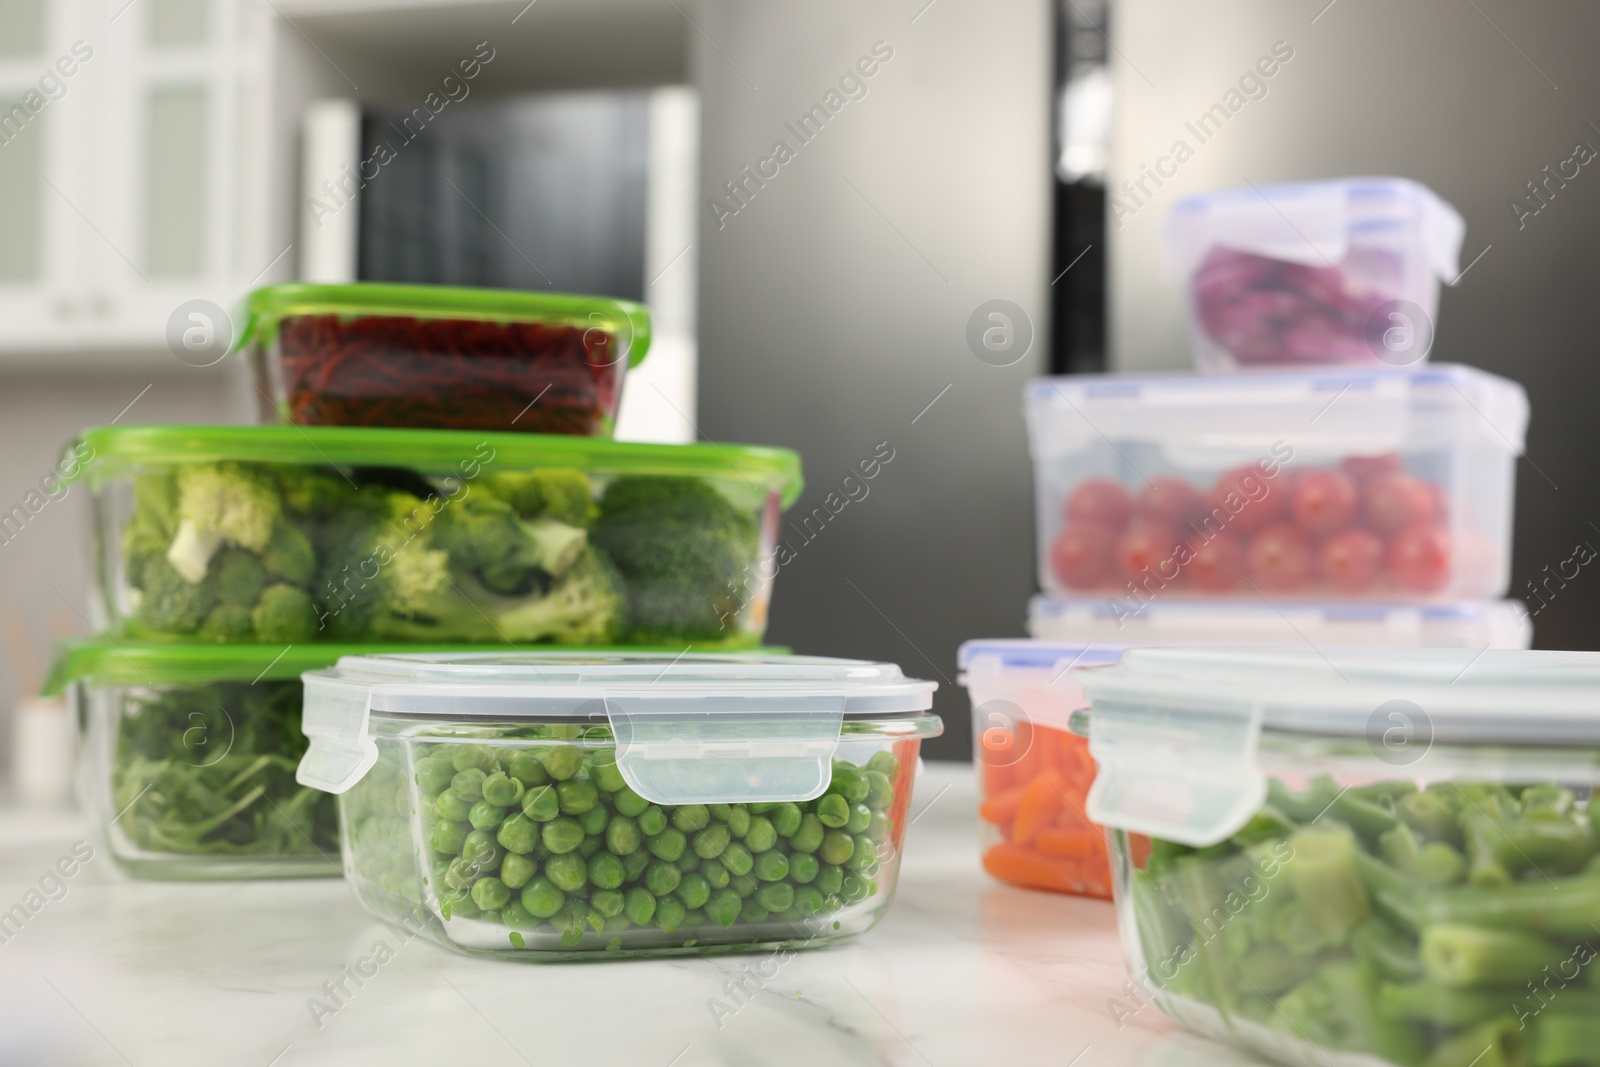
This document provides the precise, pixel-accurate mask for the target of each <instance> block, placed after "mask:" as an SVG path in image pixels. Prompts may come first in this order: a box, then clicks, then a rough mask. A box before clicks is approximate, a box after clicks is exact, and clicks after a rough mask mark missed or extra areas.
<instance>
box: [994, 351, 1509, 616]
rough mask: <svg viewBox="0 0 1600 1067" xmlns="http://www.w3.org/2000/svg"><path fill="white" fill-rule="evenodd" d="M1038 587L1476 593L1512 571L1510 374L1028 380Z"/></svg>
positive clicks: (1163, 592) (1129, 608)
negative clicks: (1037, 549)
mask: <svg viewBox="0 0 1600 1067" xmlns="http://www.w3.org/2000/svg"><path fill="white" fill-rule="evenodd" d="M1026 406H1027V415H1028V433H1029V439H1030V447H1031V451H1032V453H1033V462H1034V484H1035V490H1036V500H1037V511H1038V546H1039V584H1040V585H1041V586H1043V587H1044V589H1045V590H1046V591H1047V592H1050V593H1058V594H1064V595H1080V596H1081V595H1086V594H1092V595H1095V596H1099V597H1102V598H1104V599H1105V600H1106V601H1107V602H1108V603H1109V604H1113V605H1115V606H1116V610H1117V612H1118V613H1119V617H1127V616H1131V615H1133V614H1135V613H1137V612H1138V611H1139V610H1140V608H1141V607H1142V606H1144V605H1147V604H1149V603H1151V602H1152V601H1156V600H1164V599H1167V598H1178V597H1217V596H1225V597H1233V598H1238V597H1250V598H1252V599H1257V598H1266V599H1268V600H1271V601H1276V600H1278V599H1281V598H1301V599H1308V600H1329V599H1341V600H1348V599H1365V600H1372V601H1377V602H1417V601H1450V600H1457V601H1459V600H1475V599H1482V598H1491V597H1498V596H1503V595H1504V594H1505V592H1506V587H1507V586H1508V585H1509V583H1510V553H1511V495H1512V483H1513V476H1514V470H1515V463H1516V458H1517V455H1518V454H1519V453H1520V451H1521V449H1522V442H1523V433H1524V431H1525V430H1526V428H1527V421H1528V401H1527V396H1526V394H1524V393H1523V391H1522V387H1521V386H1519V385H1517V384H1516V383H1514V382H1510V381H1507V380H1505V379H1503V378H1497V377H1495V376H1494V375H1491V374H1485V373H1484V372H1482V371H1478V370H1473V369H1472V368H1469V367H1460V366H1450V365H1438V366H1434V367H1430V368H1427V369H1424V370H1418V371H1409V372H1408V371H1396V370H1388V369H1384V370H1330V371H1322V372H1307V371H1300V372H1277V373H1265V372H1263V373H1259V374H1250V375H1234V376H1227V377H1156V376H1149V377H1134V376H1130V377H1117V376H1080V377H1072V378H1042V379H1038V380H1036V381H1034V382H1032V383H1031V384H1030V385H1029V386H1028V389H1027V393H1026Z"/></svg>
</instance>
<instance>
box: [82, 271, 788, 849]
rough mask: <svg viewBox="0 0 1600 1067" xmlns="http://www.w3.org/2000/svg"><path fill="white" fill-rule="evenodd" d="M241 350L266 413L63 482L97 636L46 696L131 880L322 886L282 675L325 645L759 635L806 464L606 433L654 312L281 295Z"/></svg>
mask: <svg viewBox="0 0 1600 1067" xmlns="http://www.w3.org/2000/svg"><path fill="white" fill-rule="evenodd" d="M241 337H242V340H241V348H242V350H243V351H244V353H245V354H246V355H247V357H248V359H249V361H250V364H251V368H252V371H253V373H254V375H255V383H254V384H255V388H256V392H257V393H258V394H259V395H260V396H261V397H262V401H263V404H262V417H263V423H265V424H264V425H259V426H253V427H213V426H109V427H102V428H99V429H93V430H89V431H86V432H85V433H84V434H83V435H82V436H81V437H80V438H79V439H78V440H77V441H75V442H73V443H72V445H71V446H70V447H69V449H68V456H69V458H70V464H69V465H67V466H65V467H64V469H70V470H71V471H72V472H73V477H74V478H75V479H76V480H77V481H78V482H80V483H82V484H83V485H85V486H86V488H87V490H88V493H89V495H90V497H91V499H92V506H93V530H94V543H93V558H92V563H91V565H92V572H93V577H94V581H93V582H92V590H93V592H92V608H93V621H94V624H95V626H96V627H97V629H98V630H99V631H100V633H101V635H102V639H101V640H98V641H95V642H90V643H88V644H80V645H76V646H73V647H71V648H68V649H67V650H65V651H64V653H63V655H62V656H61V657H60V659H59V661H58V663H57V668H56V672H55V677H54V679H53V680H52V686H51V687H52V688H54V689H57V690H59V689H66V688H70V690H71V691H72V693H73V694H74V698H75V700H76V703H77V707H78V710H79V715H80V721H81V722H83V723H85V725H86V726H87V729H88V736H87V738H86V744H85V746H84V752H85V754H86V762H85V764H84V770H83V775H82V779H81V790H80V791H81V793H82V794H83V795H84V797H85V799H86V801H87V802H88V805H89V807H90V809H91V810H92V811H93V812H94V814H95V815H96V817H97V819H98V821H99V823H100V825H101V827H102V829H103V830H104V832H105V833H106V835H107V837H108V839H109V845H110V848H111V852H112V854H113V855H114V856H115V857H116V858H117V859H118V860H119V861H120V862H121V863H122V864H123V865H124V866H126V867H128V868H129V869H130V870H133V871H135V872H137V873H140V874H145V875H151V876H156V877H176V878H213V877H222V878H226V877H237V876H269V875H304V874H338V873H339V870H340V867H339V862H338V858H337V857H338V851H339V834H338V822H337V817H336V814H335V803H334V798H333V797H332V796H331V795H329V794H327V793H325V792H321V791H318V790H314V789H310V788H307V787H306V786H305V785H302V784H299V783H297V782H296V781H295V773H296V766H297V764H298V763H299V760H300V758H301V756H302V754H303V753H304V751H305V749H306V739H305V738H304V736H302V734H301V732H300V713H301V700H302V696H301V683H300V680H299V677H300V674H301V673H302V672H305V671H309V670H319V669H325V668H330V667H332V666H333V665H334V664H335V662H336V661H337V660H338V659H339V658H340V657H341V656H343V655H351V654H358V653H359V654H379V653H386V652H387V653H394V652H403V651H405V650H406V648H407V647H409V648H412V649H419V648H423V649H429V650H435V651H436V650H441V649H470V648H479V647H482V648H494V649H498V650H500V651H501V652H502V653H509V652H511V651H513V650H516V649H529V648H538V647H541V646H552V645H554V646H591V647H592V646H611V647H623V648H644V649H649V648H665V649H670V650H671V651H672V652H673V653H681V652H684V651H686V650H687V649H689V648H691V647H695V648H750V647H755V646H759V644H760V641H761V636H762V633H763V631H764V629H765V624H766V605H767V598H768V595H769V592H770V588H771V580H770V575H768V576H764V574H763V572H762V571H760V569H759V568H758V563H759V561H760V560H761V559H762V558H763V556H764V555H765V554H767V553H769V552H770V546H771V544H772V540H773V535H774V529H775V526H776V523H777V521H778V516H779V514H780V513H781V511H782V509H783V508H784V507H785V506H787V505H788V504H789V503H790V502H792V501H793V500H794V498H795V496H796V495H797V494H798V492H799V490H800V486H801V481H800V466H799V460H798V457H797V456H795V455H794V454H793V453H791V452H786V451H783V450H779V449H765V448H754V447H742V446H735V445H708V444H700V445H687V446H668V445H645V444H632V443H624V442H618V441H614V440H611V439H610V434H611V429H612V425H613V421H614V416H615V414H616V409H617V404H618V402H619V400H620V397H621V384H622V377H623V374H624V372H625V371H626V369H627V368H628V367H629V366H630V365H632V364H635V363H637V362H638V361H639V360H640V359H641V358H643V356H644V354H645V352H646V351H647V350H648V348H649V344H650V321H649V316H648V313H647V312H646V311H645V309H644V308H643V307H641V306H638V305H635V304H631V303H628V302H627V301H621V300H611V299H607V298H599V297H578V296H551V295H548V294H537V293H515V292H500V291H492V290H474V289H450V288H437V287H418V286H393V285H368V284H358V285H346V286H308V285H286V286H275V287H271V288H268V289H263V290H259V291H257V292H255V293H253V294H252V295H251V296H250V298H249V299H248V301H247V305H246V309H245V316H244V327H243V330H242V331H241Z"/></svg>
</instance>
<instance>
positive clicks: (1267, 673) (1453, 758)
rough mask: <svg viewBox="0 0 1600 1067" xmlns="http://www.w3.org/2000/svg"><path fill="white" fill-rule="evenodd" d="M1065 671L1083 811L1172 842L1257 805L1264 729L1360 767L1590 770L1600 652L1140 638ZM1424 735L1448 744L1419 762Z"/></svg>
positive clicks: (1598, 720) (1376, 773)
mask: <svg viewBox="0 0 1600 1067" xmlns="http://www.w3.org/2000/svg"><path fill="white" fill-rule="evenodd" d="M1072 676H1073V677H1075V678H1076V679H1077V680H1078V681H1079V683H1080V684H1081V685H1082V686H1083V689H1084V693H1085V695H1086V696H1087V697H1088V699H1089V702H1090V705H1091V711H1090V718H1089V749H1090V752H1091V753H1092V754H1093V755H1094V757H1095V760H1096V762H1097V763H1098V765H1099V774H1098V775H1097V776H1096V779H1095V784H1094V787H1093V789H1091V791H1090V793H1089V799H1088V804H1087V810H1088V814H1089V816H1090V818H1092V819H1094V820H1095V821H1096V822H1100V823H1104V824H1105V825H1108V826H1116V827H1120V828H1122V829H1126V830H1131V831H1134V832H1137V833H1147V834H1151V835H1153V836H1157V837H1164V838H1168V839H1170V840H1175V841H1179V842H1182V843H1184V844H1192V845H1201V846H1204V845H1209V844H1214V843H1215V842H1217V841H1220V840H1221V839H1222V838H1224V837H1227V836H1228V835H1229V834H1231V833H1233V832H1234V831H1235V830H1237V829H1238V828H1239V827H1240V826H1242V825H1243V824H1244V822H1245V820H1246V819H1248V818H1249V816H1250V814H1251V813H1252V812H1254V811H1255V810H1256V809H1257V808H1259V807H1260V805H1261V804H1262V802H1263V801H1264V800H1265V797H1266V775H1265V774H1264V773H1263V770H1262V768H1261V766H1260V761H1259V758H1258V753H1259V751H1260V747H1261V742H1262V737H1263V734H1265V733H1269V732H1270V733H1272V734H1275V735H1279V736H1283V735H1288V736H1291V737H1292V736H1299V737H1301V738H1305V739H1308V740H1309V739H1312V738H1322V739H1329V740H1332V741H1336V742H1340V743H1342V744H1343V747H1345V748H1346V749H1349V750H1350V751H1352V752H1357V753H1359V754H1360V755H1359V757H1358V758H1360V759H1361V760H1363V761H1364V762H1366V763H1367V764H1369V765H1370V770H1371V773H1372V776H1373V777H1382V776H1385V775H1387V774H1390V773H1392V772H1393V770H1394V769H1395V768H1404V769H1405V770H1406V773H1408V774H1412V775H1417V776H1424V777H1427V776H1433V777H1440V778H1450V777H1453V776H1455V775H1456V774H1458V773H1462V772H1463V770H1470V772H1471V773H1473V774H1475V775H1488V776H1491V777H1493V776H1495V775H1496V774H1497V773H1504V772H1505V771H1507V770H1508V769H1509V768H1510V767H1511V766H1512V765H1513V764H1514V762H1515V761H1516V760H1517V759H1518V758H1519V757H1518V756H1517V755H1516V752H1517V750H1519V749H1521V750H1535V749H1537V750H1541V751H1544V750H1559V749H1565V750H1568V753H1569V757H1570V760H1571V762H1569V763H1568V764H1566V768H1565V769H1566V772H1567V773H1571V772H1572V771H1573V770H1574V769H1576V770H1577V771H1579V772H1580V773H1581V774H1582V775H1583V776H1584V777H1585V778H1586V780H1588V781H1591V782H1593V781H1595V780H1596V778H1597V777H1600V764H1597V763H1596V761H1595V759H1594V758H1593V756H1594V754H1593V752H1592V751H1591V750H1592V749H1594V748H1595V747H1600V714H1597V712H1600V652H1547V651H1523V650H1510V649H1479V650H1471V649H1372V648H1362V649H1338V648H1325V649H1312V648H1308V649H1303V650H1292V649H1281V648H1280V649H1250V648H1239V649H1227V648H1162V649H1151V648H1143V649H1131V650H1129V651H1127V652H1125V653H1124V654H1123V655H1122V657H1121V659H1120V660H1119V661H1118V662H1117V663H1116V664H1115V665H1112V666H1106V667H1091V668H1081V667H1079V668H1074V669H1073V671H1072ZM1436 746H1449V747H1450V748H1451V749H1454V750H1456V752H1455V753H1454V754H1452V755H1450V756H1439V757H1438V758H1435V759H1432V760H1430V761H1429V762H1426V763H1424V762H1423V761H1424V760H1425V759H1427V758H1428V757H1429V755H1430V753H1431V752H1432V750H1433V749H1434V748H1435V747H1436ZM1461 750H1470V754H1469V755H1461V754H1460V752H1461ZM1435 755H1437V754H1435Z"/></svg>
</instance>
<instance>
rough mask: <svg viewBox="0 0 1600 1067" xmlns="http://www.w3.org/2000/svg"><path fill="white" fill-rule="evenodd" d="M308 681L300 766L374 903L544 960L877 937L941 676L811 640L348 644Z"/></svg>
mask: <svg viewBox="0 0 1600 1067" xmlns="http://www.w3.org/2000/svg"><path fill="white" fill-rule="evenodd" d="M305 684H306V710H305V732H306V734H307V735H308V737H309V738H310V747H309V748H308V749H307V751H306V755H305V757H304V759H303V760H302V761H301V764H300V769H299V774H298V778H299V781H300V782H302V783H304V784H307V785H312V786H316V787H318V788H320V789H326V790H328V791H329V792H332V793H337V794H338V795H339V826H340V841H341V847H342V850H343V853H344V863H345V870H346V872H347V874H348V876H349V878H350V881H351V884H352V885H353V886H354V888H355V890H356V895H357V896H358V897H359V898H360V899H361V902H362V903H363V904H364V905H365V906H366V907H367V908H368V910H370V911H371V912H373V914H375V915H378V916H379V917H381V918H384V919H387V920H389V921H390V922H394V923H399V924H401V925H403V926H405V927H406V928H407V929H410V930H412V931H414V932H426V933H427V934H429V935H430V936H431V937H433V938H434V939H435V940H437V941H439V942H441V943H442V944H445V945H448V946H450V947H453V948H455V949H458V950H460V951H462V952H465V953H468V954H472V955H481V956H487V957H495V958H515V959H527V960H535V961H542V960H559V959H599V958H617V957H620V956H648V955H673V954H683V953H699V952H714V951H730V950H749V949H758V948H778V947H790V948H800V947H816V946H821V945H825V944H828V943H831V942H835V941H839V940H842V939H845V938H850V937H854V936H856V935H858V934H861V933H864V932H865V931H867V930H868V929H870V928H871V927H872V926H873V925H874V924H876V923H877V921H878V920H879V919H880V918H881V917H882V916H883V914H884V912H885V911H886V910H887V909H888V907H889V904H890V902H891V901H892V899H893V896H894V888H895V881H896V877H897V875H898V871H899V862H900V853H901V849H902V848H903V845H904V837H905V831H906V827H907V823H908V820H907V811H908V808H909V805H910V800H911V788H912V785H913V782H914V779H915V770H916V766H917V758H918V750H919V748H920V746H921V742H922V739H923V738H926V737H933V736H936V735H937V734H938V733H940V732H941V730H942V726H941V724H940V722H939V720H938V718H937V717H935V716H933V715H932V714H930V712H929V708H930V707H931V706H932V697H933V690H934V689H935V688H936V685H935V683H933V682H924V681H918V680H915V679H908V678H906V677H904V676H903V675H902V674H901V673H900V670H899V668H897V667H895V666H894V665H892V664H886V663H869V662H865V661H860V660H838V659H823V658H817V657H809V656H783V657H773V656H761V655H751V654H736V653H728V654H700V653H690V654H677V655H673V654H668V653H653V654H649V653H636V652H613V653H593V652H567V653H562V652H548V653H497V654H472V655H459V654H449V653H442V654H435V653H413V654H408V655H383V656H356V657H346V658H344V659H341V660H340V661H339V662H338V664H336V665H335V666H334V667H332V668H329V669H325V670H319V671H312V672H309V673H307V674H306V675H305Z"/></svg>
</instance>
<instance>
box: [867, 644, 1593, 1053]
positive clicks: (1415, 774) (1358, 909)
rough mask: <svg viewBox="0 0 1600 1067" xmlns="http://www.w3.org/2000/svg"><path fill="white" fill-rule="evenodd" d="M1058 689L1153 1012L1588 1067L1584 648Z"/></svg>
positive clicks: (1140, 674) (1373, 1048) (1273, 664)
mask: <svg viewBox="0 0 1600 1067" xmlns="http://www.w3.org/2000/svg"><path fill="white" fill-rule="evenodd" d="M1074 673H1075V675H1076V676H1077V679H1078V680H1079V681H1080V682H1081V683H1082V685H1083V689H1084V693H1085V695H1086V696H1087V698H1088V700H1089V702H1090V708H1089V710H1088V712H1087V714H1080V715H1079V716H1077V717H1076V719H1075V721H1074V729H1075V730H1078V731H1079V732H1081V733H1084V734H1086V735H1087V736H1088V738H1089V742H1090V748H1091V751H1092V752H1094V753H1095V756H1096V759H1097V761H1098V768H1097V776H1096V779H1095V783H1094V786H1093V787H1092V789H1091V790H1090V792H1089V795H1088V801H1087V805H1086V807H1087V814H1088V816H1089V818H1090V819H1091V820H1093V821H1094V822H1097V823H1101V824H1103V825H1105V826H1106V827H1108V829H1109V832H1110V835H1111V842H1112V845H1113V847H1112V848H1111V854H1112V856H1113V864H1114V866H1115V868H1116V869H1115V872H1114V874H1115V877H1114V880H1113V884H1114V888H1115V895H1116V907H1117V915H1118V922H1119V924H1121V925H1122V927H1123V937H1122V941H1123V944H1124V946H1125V947H1126V948H1127V951H1128V953H1129V960H1128V962H1129V966H1130V968H1131V969H1132V970H1133V971H1134V974H1135V977H1136V979H1137V981H1138V982H1139V984H1140V986H1141V987H1142V989H1143V992H1144V993H1145V994H1147V995H1149V996H1150V997H1151V999H1153V1001H1154V1002H1155V1003H1156V1004H1157V1005H1158V1006H1159V1007H1160V1009H1161V1010H1162V1011H1164V1012H1165V1013H1166V1014H1168V1015H1169V1016H1171V1017H1172V1018H1174V1019H1176V1020H1177V1021H1179V1022H1181V1023H1183V1024H1184V1025H1186V1026H1189V1027H1191V1028H1193V1029H1196V1030H1199V1031H1201V1032H1202V1033H1205V1034H1208V1035H1210V1036H1212V1037H1216V1038H1218V1039H1221V1040H1224V1041H1228V1042H1231V1043H1233V1044H1235V1045H1237V1046H1239V1047H1241V1048H1245V1049H1248V1050H1249V1051H1251V1052H1253V1053H1255V1054H1256V1055H1259V1056H1263V1057H1266V1058H1268V1059H1273V1060H1276V1061H1278V1062H1282V1063H1287V1064H1308V1063H1328V1064H1332V1065H1334V1067H1343V1065H1344V1064H1346V1063H1352V1064H1353V1063H1356V1062H1359V1063H1362V1064H1369V1065H1370V1064H1373V1063H1388V1064H1393V1065H1396V1067H1452V1065H1460V1067H1469V1065H1472V1064H1477V1065H1478V1067H1564V1065H1569V1064H1593V1063H1600V1051H1597V1050H1600V1025H1597V1024H1596V1023H1595V1019H1596V1018H1597V1017H1600V995H1597V994H1596V992H1595V990H1596V989H1597V988H1600V984H1597V983H1596V982H1595V981H1594V978H1593V972H1592V966H1593V964H1594V961H1595V959H1596V957H1597V955H1600V826H1597V820H1600V807H1597V806H1595V805H1594V804H1593V803H1592V801H1591V797H1592V795H1593V792H1594V789H1595V788H1596V786H1597V785H1600V653H1592V652H1530V651H1511V650H1490V651H1482V650H1472V649H1465V650H1455V649H1406V650H1401V649H1359V650H1357V649H1350V650H1333V649H1329V650H1323V651H1322V652H1305V653H1301V652H1297V651H1292V650H1269V651H1260V650H1225V651H1224V650H1216V649H1208V650H1203V651H1202V650H1194V649H1135V650H1132V651H1129V652H1126V653H1124V654H1123V656H1122V658H1121V660H1120V662H1119V663H1118V664H1117V665H1115V666H1110V667H1100V668H1093V669H1082V668H1080V669H1078V670H1076V671H1075V672H1074ZM1178 738H1181V743H1178V744H1175V743H1173V740H1174V739H1178ZM869 797H870V794H869ZM870 866H871V864H870V863H868V864H866V865H864V866H860V867H857V866H856V865H855V864H854V863H852V862H848V861H847V863H846V867H847V871H846V877H845V881H846V882H849V880H850V878H851V877H853V876H854V877H860V876H863V875H867V871H868V869H869V868H870ZM848 868H854V869H853V870H849V869H848ZM884 873H885V870H884V868H883V867H882V866H881V864H880V868H879V870H878V871H877V872H876V873H874V874H871V875H867V876H868V877H871V878H873V879H875V880H878V881H879V882H880V883H881V881H882V878H883V877H884ZM847 895H848V894H847ZM1128 1010H1130V1011H1131V1010H1133V1008H1132V1006H1129V1008H1128Z"/></svg>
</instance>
